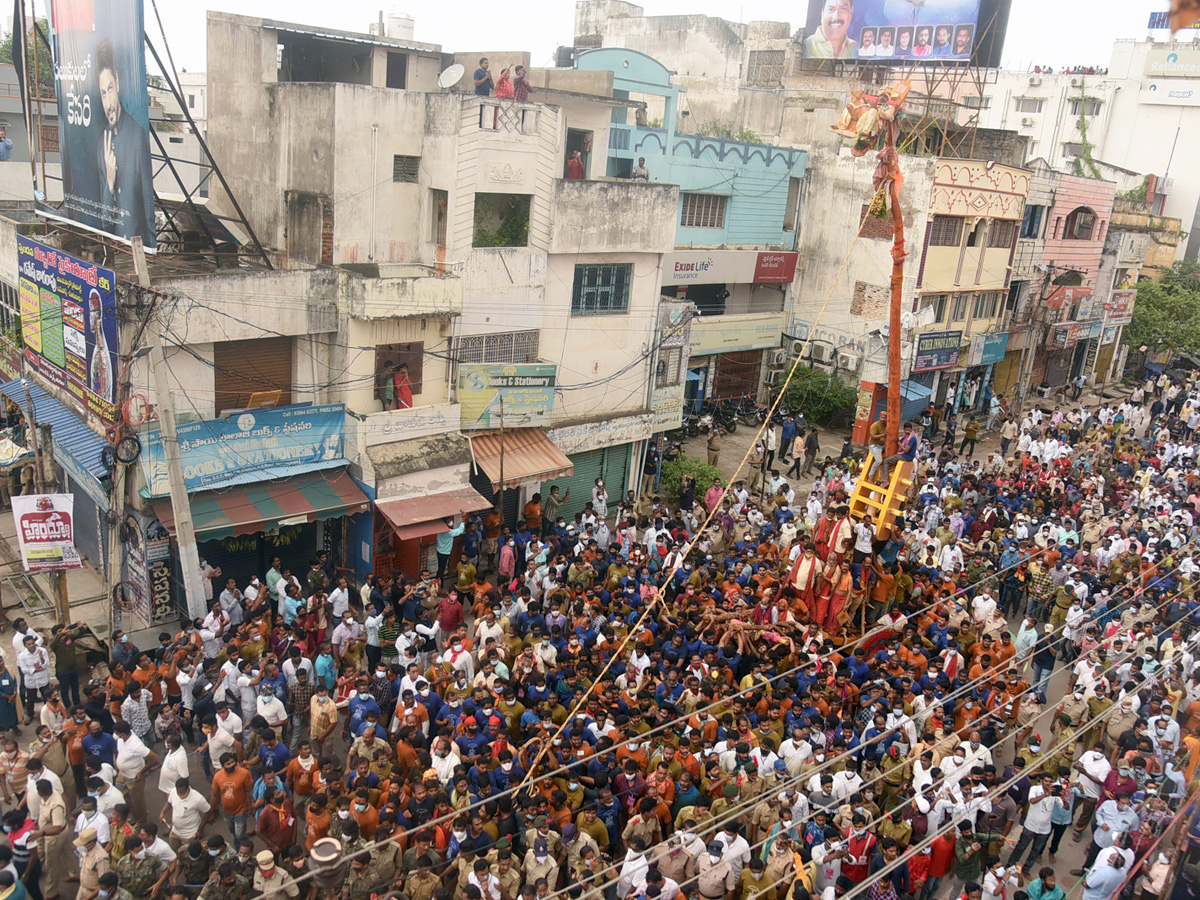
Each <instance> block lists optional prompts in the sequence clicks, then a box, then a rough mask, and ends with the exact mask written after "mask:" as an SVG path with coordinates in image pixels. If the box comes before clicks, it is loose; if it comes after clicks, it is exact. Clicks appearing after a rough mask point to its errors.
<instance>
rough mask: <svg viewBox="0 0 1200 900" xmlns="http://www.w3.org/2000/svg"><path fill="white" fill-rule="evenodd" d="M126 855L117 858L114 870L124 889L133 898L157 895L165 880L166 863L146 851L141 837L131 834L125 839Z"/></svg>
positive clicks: (166, 873)
mask: <svg viewBox="0 0 1200 900" xmlns="http://www.w3.org/2000/svg"><path fill="white" fill-rule="evenodd" d="M125 851H126V855H125V856H123V857H121V858H120V859H119V860H117V865H116V867H115V872H116V875H117V877H118V879H119V880H120V883H121V885H122V886H123V887H124V888H125V890H127V891H129V894H130V896H131V897H132V898H133V900H150V896H151V895H152V894H153V895H154V896H158V892H159V891H160V890H161V889H162V886H163V883H164V882H165V881H166V880H167V875H168V874H169V870H168V867H167V864H166V863H164V862H163V861H162V860H161V859H159V858H158V857H157V856H154V855H152V854H150V853H147V852H146V848H145V847H143V846H142V839H141V838H140V837H138V836H137V835H132V836H130V837H128V838H126V839H125Z"/></svg>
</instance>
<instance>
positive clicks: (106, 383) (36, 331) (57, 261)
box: [17, 235, 117, 424]
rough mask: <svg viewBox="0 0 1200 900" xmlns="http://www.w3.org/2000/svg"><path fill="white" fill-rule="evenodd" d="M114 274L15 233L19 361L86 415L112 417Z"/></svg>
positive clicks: (108, 420) (109, 420)
mask: <svg viewBox="0 0 1200 900" xmlns="http://www.w3.org/2000/svg"><path fill="white" fill-rule="evenodd" d="M116 286H117V276H116V273H115V272H113V271H112V269H105V268H102V267H100V266H97V265H93V264H92V263H89V262H84V261H83V260H82V259H78V258H77V257H74V256H71V255H70V254H68V253H63V252H62V251H61V250H55V249H54V248H53V247H47V246H45V245H44V244H39V243H38V242H37V241H31V240H29V238H26V237H21V236H20V235H18V236H17V290H18V293H19V295H20V304H21V335H22V337H23V339H24V341H25V359H26V360H27V361H28V362H29V364H30V365H31V366H33V368H34V369H36V370H37V371H38V372H40V373H41V374H42V375H44V376H45V377H46V378H47V380H49V381H51V382H53V383H54V384H56V385H58V386H59V387H62V388H65V389H66V390H67V391H69V392H70V393H71V394H72V395H74V396H75V397H76V398H77V399H78V400H79V401H80V403H82V404H83V406H84V408H85V409H86V410H87V411H88V413H89V414H91V415H93V416H95V417H96V418H98V419H100V420H101V421H102V422H105V423H108V424H111V423H113V422H115V421H116V417H117V410H116V407H115V406H113V400H114V397H115V394H114V391H115V389H116V372H117V295H116Z"/></svg>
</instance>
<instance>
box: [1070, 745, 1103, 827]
mask: <svg viewBox="0 0 1200 900" xmlns="http://www.w3.org/2000/svg"><path fill="white" fill-rule="evenodd" d="M1107 750H1108V748H1107V747H1105V746H1104V745H1103V744H1097V745H1096V747H1095V749H1094V750H1088V751H1087V752H1086V753H1084V754H1083V756H1081V757H1079V759H1078V761H1076V763H1075V767H1074V768H1075V771H1076V772H1078V773H1079V777H1078V778H1076V779H1075V785H1076V787H1078V788H1079V793H1081V794H1082V795H1083V796H1082V797H1080V798H1079V809H1078V811H1077V815H1076V817H1075V821H1076V824H1075V829H1074V831H1075V837H1076V838H1080V837H1082V836H1083V831H1084V829H1085V828H1087V827H1088V825H1089V824H1091V821H1092V814H1093V813H1094V812H1095V811H1096V804H1097V803H1098V802H1099V801H1100V793H1101V790H1102V788H1103V787H1104V779H1105V778H1107V777H1108V774H1109V772H1111V771H1112V765H1111V764H1110V763H1109V761H1108V754H1107Z"/></svg>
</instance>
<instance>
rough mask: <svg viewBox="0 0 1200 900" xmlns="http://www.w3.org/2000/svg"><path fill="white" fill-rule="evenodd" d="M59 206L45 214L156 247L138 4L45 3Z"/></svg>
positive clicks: (99, 0)
mask: <svg viewBox="0 0 1200 900" xmlns="http://www.w3.org/2000/svg"><path fill="white" fill-rule="evenodd" d="M50 27H51V33H52V35H53V47H54V84H55V89H56V91H57V94H58V123H59V126H58V127H59V148H60V152H61V154H62V176H63V201H62V203H61V204H60V205H59V206H57V207H54V206H51V205H50V204H48V203H45V202H41V203H39V204H38V211H39V212H40V213H42V214H43V215H45V216H48V217H50V218H55V219H63V220H66V221H69V222H74V223H75V224H77V225H80V226H82V227H84V228H87V229H89V230H91V231H96V232H99V233H101V234H107V235H110V236H112V237H114V238H118V239H120V240H123V241H129V240H130V239H131V238H132V237H134V236H135V235H137V236H139V237H141V239H142V242H143V243H144V245H145V248H146V249H147V250H149V251H153V250H154V249H155V248H156V243H155V229H154V183H153V182H154V172H153V169H152V167H151V162H150V130H149V129H150V117H149V103H148V99H147V93H146V52H145V49H144V46H145V44H144V41H145V36H144V35H145V28H144V26H143V22H142V0H51V3H50Z"/></svg>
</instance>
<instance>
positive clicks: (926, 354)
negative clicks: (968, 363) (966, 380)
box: [912, 331, 962, 372]
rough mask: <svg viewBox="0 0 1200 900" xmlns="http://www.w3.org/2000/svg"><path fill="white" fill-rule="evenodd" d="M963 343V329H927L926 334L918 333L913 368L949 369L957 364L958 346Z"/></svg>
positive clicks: (918, 369)
mask: <svg viewBox="0 0 1200 900" xmlns="http://www.w3.org/2000/svg"><path fill="white" fill-rule="evenodd" d="M961 343H962V332H961V331H926V332H925V333H924V334H918V335H917V352H916V354H915V355H914V356H913V364H912V370H913V371H914V372H927V371H929V370H930V369H948V368H950V367H951V366H954V365H957V364H958V348H959V345H960V344H961Z"/></svg>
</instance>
